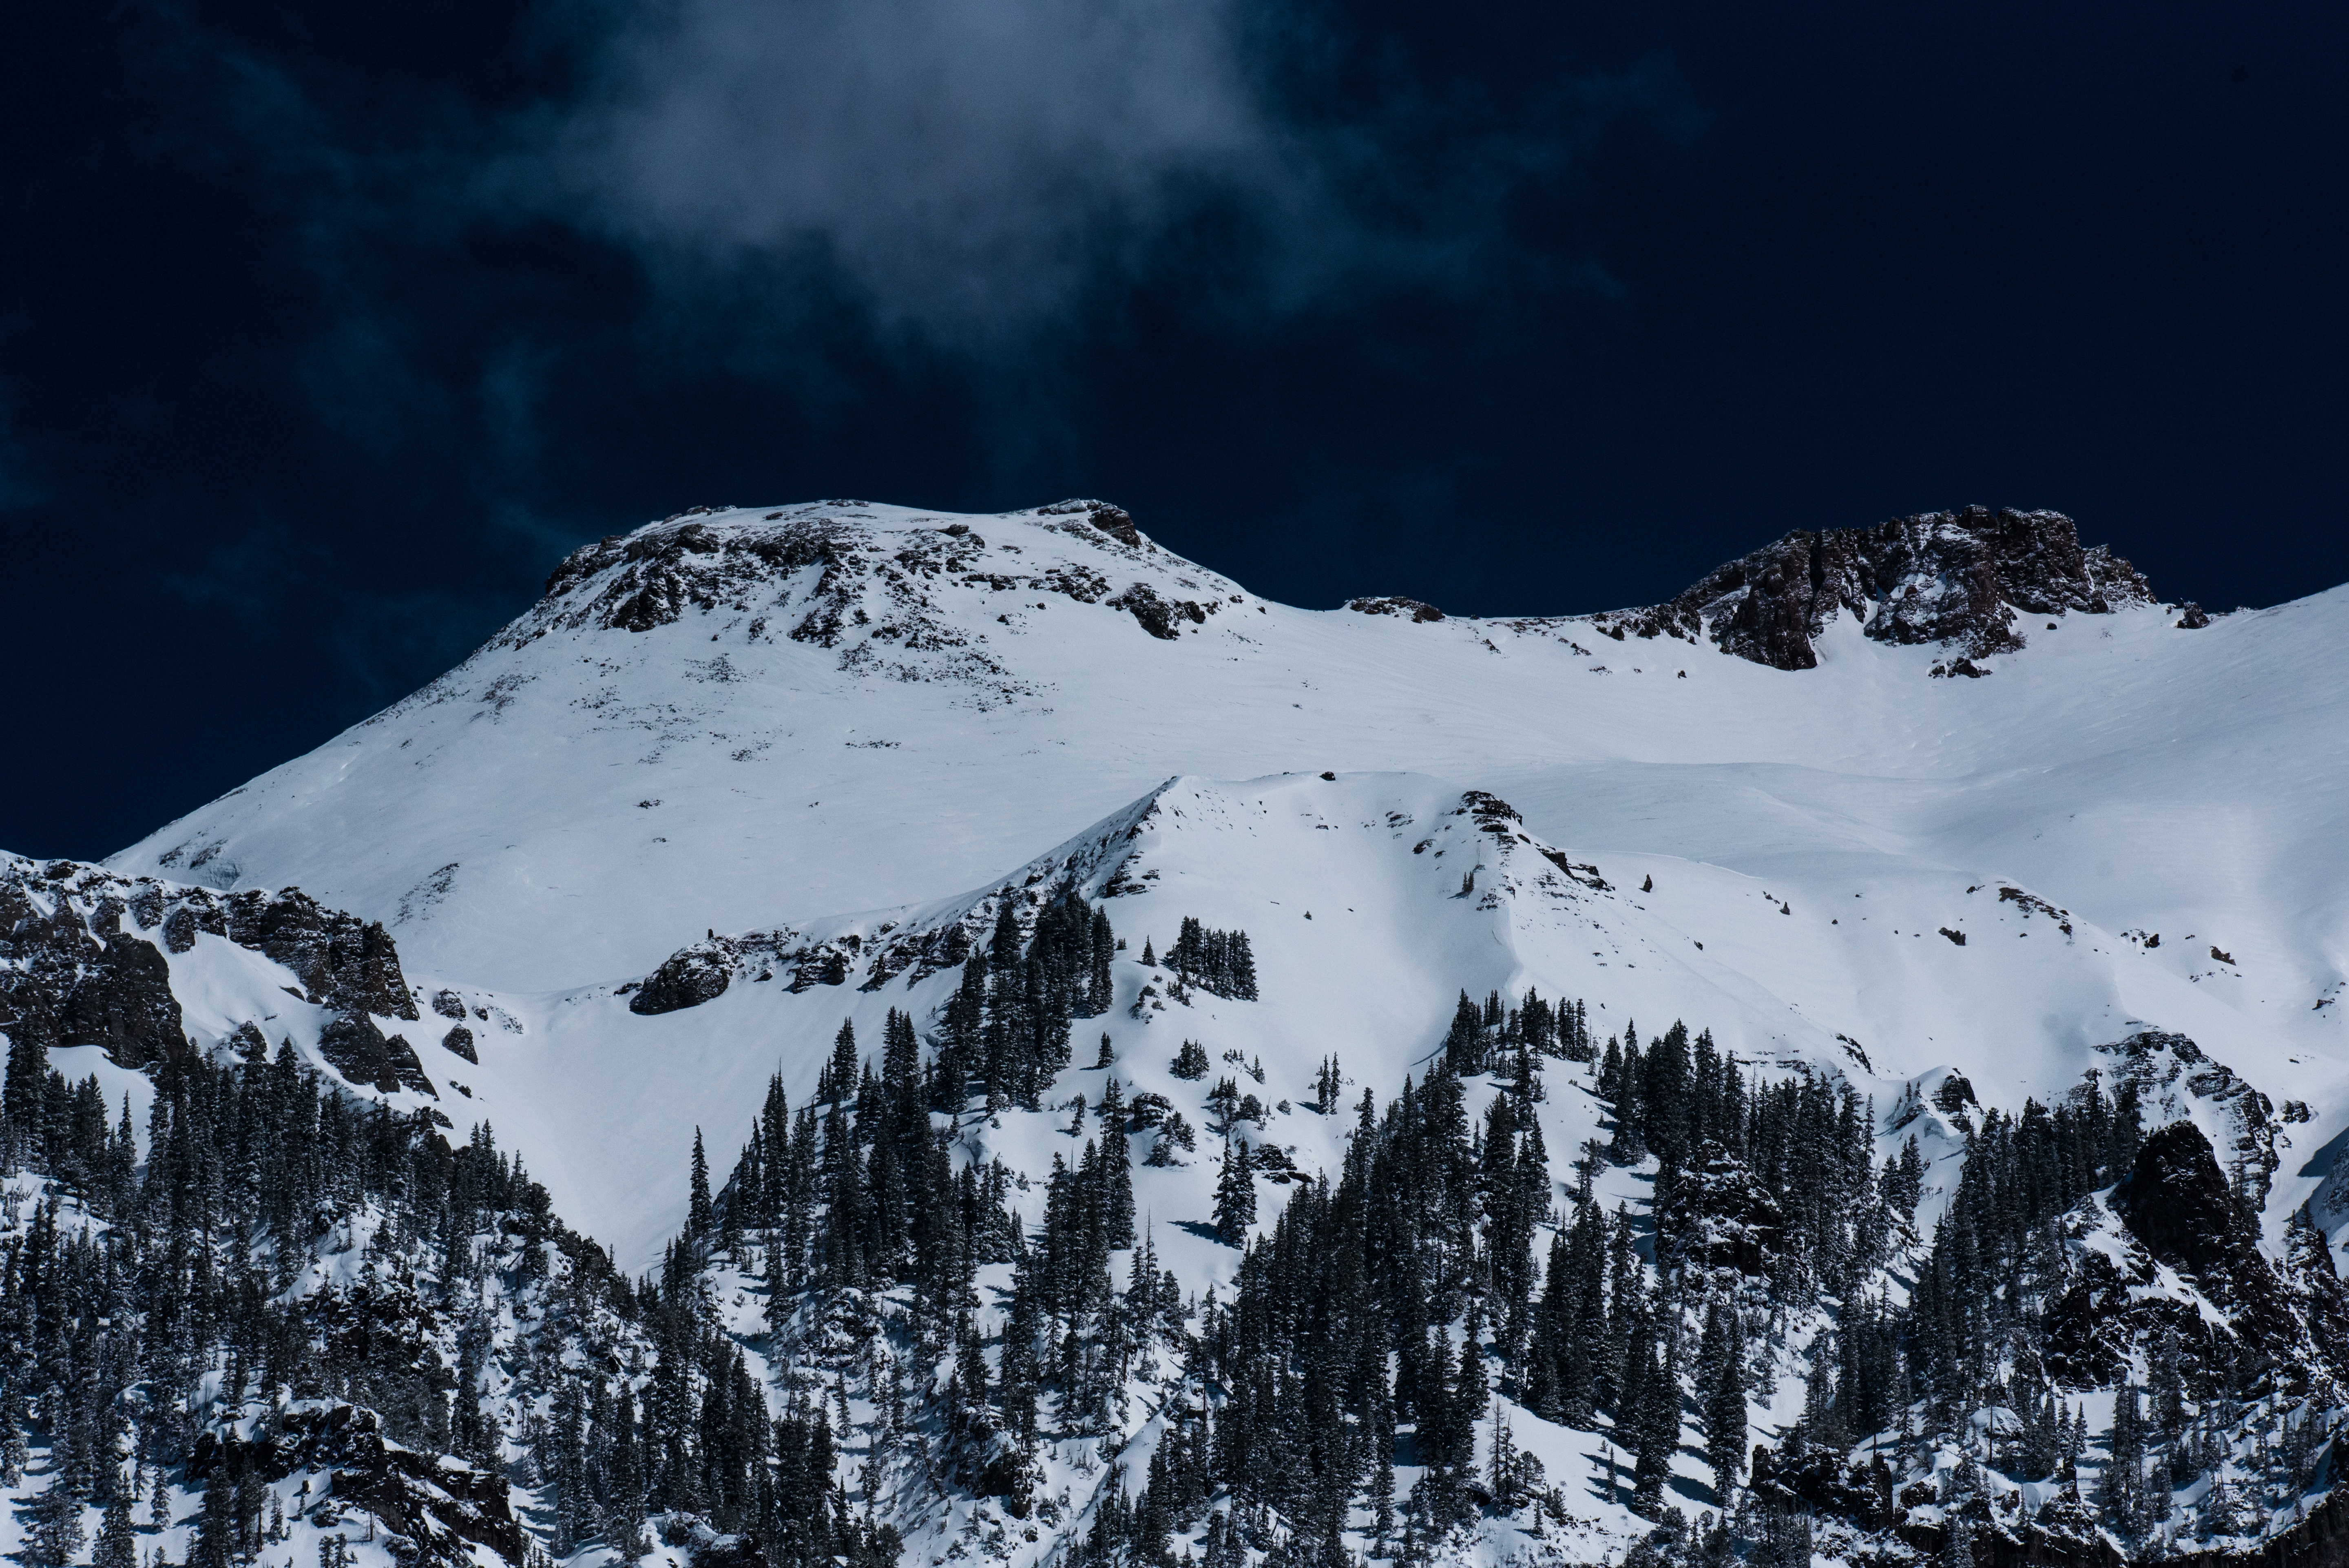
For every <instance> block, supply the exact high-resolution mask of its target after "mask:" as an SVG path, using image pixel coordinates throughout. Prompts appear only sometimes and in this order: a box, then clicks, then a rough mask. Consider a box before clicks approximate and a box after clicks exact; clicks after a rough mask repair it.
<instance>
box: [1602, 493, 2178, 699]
mask: <svg viewBox="0 0 2349 1568" xmlns="http://www.w3.org/2000/svg"><path fill="white" fill-rule="evenodd" d="M2153 598H2154V593H2153V589H2152V586H2151V585H2150V584H2149V583H2147V582H2146V580H2145V577H2144V576H2143V574H2142V573H2139V572H2138V571H2137V568H2136V567H2134V566H2131V565H2130V564H2129V563H2128V562H2126V561H2124V560H2122V559H2121V558H2120V557H2118V556H2116V555H2115V554H2113V553H2112V552H2111V550H2110V549H2109V548H2107V547H2106V546H2105V545H2101V544H2099V545H2095V546H2094V547H2090V548H2083V547H2082V545H2081V543H2080V532H2079V528H2078V526H2077V525H2076V524H2075V523H2074V522H2073V521H2072V520H2071V519H2070V518H2068V517H2066V516H2064V514H2063V513H2062V512H2060V511H2016V510H2015V509H2013V508H2012V507H2001V508H1998V509H1997V510H1996V511H1992V509H1991V508H1989V507H1986V506H1969V507H1964V508H1961V509H1960V510H1958V511H1929V512H1920V513H1918V514H1917V515H1916V516H1913V517H1899V518H1894V519H1892V520H1891V521H1887V522H1880V523H1878V524H1876V525H1875V526H1874V527H1872V528H1843V529H1828V530H1825V531H1818V532H1812V531H1808V530H1797V531H1795V532H1792V533H1789V534H1787V535H1785V537H1783V538H1781V539H1779V540H1777V541H1775V542H1773V543H1770V544H1766V545H1764V546H1763V547H1762V548H1761V549H1759V550H1757V551H1754V552H1753V553H1751V554H1749V555H1743V556H1740V557H1739V558H1738V559H1736V560H1735V561H1732V562H1728V563H1727V564H1725V565H1723V566H1720V567H1717V568H1715V569H1714V570H1713V572H1712V573H1708V574H1707V575H1706V576H1705V577H1704V578H1703V579H1702V581H1700V582H1699V583H1696V584H1695V585H1694V586H1693V587H1692V588H1690V589H1688V590H1687V591H1686V592H1685V593H1682V594H1680V595H1679V596H1678V597H1677V598H1674V599H1671V600H1669V601H1667V602H1666V603H1661V604H1656V605H1651V606H1649V607H1648V608H1646V609H1639V610H1624V611H1618V612H1615V613H1614V614H1602V615H1599V616H1596V617H1594V622H1595V624H1597V625H1598V627H1599V631H1600V632H1602V633H1604V634H1606V635H1608V636H1611V637H1614V638H1617V639H1618V640H1620V639H1621V638H1622V637H1624V636H1625V635H1626V634H1629V635H1632V636H1639V637H1655V636H1659V635H1661V636H1671V637H1685V638H1687V639H1688V640H1689V641H1691V642H1695V641H1698V640H1700V639H1701V638H1705V637H1710V638H1711V639H1712V640H1713V643H1715V644H1716V645H1719V646H1720V648H1721V650H1722V651H1723V653H1727V654H1733V655H1736V656H1737V657H1739V658H1743V659H1749V660H1751V661H1753V662H1754V663H1755V664H1758V665H1770V666H1772V667H1773V668H1775V669H1782V670H1806V669H1811V668H1814V667H1816V665H1817V664H1818V662H1819V659H1818V652H1817V649H1816V646H1815V644H1816V639H1817V638H1818V637H1819V636H1820V635H1821V634H1824V633H1825V632H1826V629H1827V627H1828V626H1829V625H1830V624H1833V623H1834V622H1835V620H1836V619H1837V617H1838V616H1840V615H1842V614H1846V613H1848V614H1851V615H1852V616H1853V617H1854V618H1855V619H1857V621H1859V623H1860V624H1861V627H1862V629H1863V631H1865V633H1866V634H1868V636H1870V637H1873V638H1875V639H1877V640H1878V641H1879V642H1889V643H1902V644H1916V643H1939V644H1941V645H1944V646H1946V647H1949V648H1950V649H1951V651H1952V652H1954V653H1955V654H1956V655H1958V657H1957V659H1956V660H1955V661H1954V662H1953V663H1952V664H1951V665H1948V666H1946V671H1947V673H1951V674H1973V673H1976V672H1975V671H1974V669H1973V667H1972V664H1971V661H1972V660H1974V659H1976V658H1980V657H1982V656H1984V655H1990V654H2001V653H2012V652H2013V651H2015V650H2016V649H2019V648H2021V647H2022V646H2023V643H2024V636H2023V632H2022V630H2021V629H2020V628H2019V627H2018V626H2017V625H2016V624H2015V623H2016V620H2017V617H2018V616H2019V615H2062V614H2067V613H2075V612H2076V613H2079V614H2092V615H2101V614H2109V613H2110V612H2111V611H2112V610H2114V609H2115V608H2116V607H2117V606H2119V605H2122V604H2138V603H2150V602H2151V601H2152V600H2153ZM1944 669H1945V666H1939V665H1937V666H1936V667H1935V672H1934V673H1936V674H1941V673H1944Z"/></svg>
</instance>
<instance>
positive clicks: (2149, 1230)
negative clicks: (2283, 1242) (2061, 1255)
mask: <svg viewBox="0 0 2349 1568" xmlns="http://www.w3.org/2000/svg"><path fill="white" fill-rule="evenodd" d="M2113 1210H2114V1212H2116V1213H2117V1214H2118V1215H2119V1216H2120V1219H2121V1222H2122V1223H2123V1224H2125V1225H2127V1227H2128V1231H2129V1234H2131V1235H2132V1236H2135V1237H2136V1238H2137V1240H2138V1241H2139V1242H2140V1243H2144V1246H2145V1250H2146V1251H2147V1253H2150V1254H2152V1256H2153V1258H2154V1260H2155V1261H2156V1262H2158V1263H2164V1264H2168V1265H2169V1266H2170V1267H2172V1268H2174V1269H2176V1270H2177V1271H2178V1273H2179V1274H2185V1275H2187V1276H2188V1277H2189V1278H2190V1279H2192V1280H2193V1281H2194V1283H2195V1284H2196V1285H2198V1286H2199V1288H2200V1290H2201V1292H2202V1294H2203V1295H2205V1296H2207V1297H2209V1300H2210V1301H2211V1303H2212V1304H2213V1305H2216V1306H2218V1307H2219V1308H2220V1311H2222V1312H2224V1313H2225V1314H2226V1315H2227V1317H2228V1320H2229V1321H2230V1323H2232V1324H2233V1325H2234V1328H2235V1332H2236V1335H2237V1336H2238V1337H2240V1338H2242V1339H2244V1340H2247V1341H2249V1342H2251V1343H2254V1344H2258V1345H2260V1346H2262V1347H2263V1348H2266V1349H2268V1350H2270V1351H2271V1353H2273V1354H2275V1355H2278V1356H2282V1355H2285V1354H2288V1353H2289V1351H2290V1350H2291V1348H2292V1346H2293V1344H2294V1342H2295V1341H2296V1340H2297V1339H2298V1337H2299V1326H2298V1325H2297V1324H2296V1323H2295V1322H2294V1321H2293V1318H2292V1308H2291V1306H2290V1305H2289V1304H2288V1303H2287V1302H2286V1301H2285V1299H2284V1295H2283V1291H2282V1288H2281V1286H2280V1285H2279V1284H2278V1283H2277V1280H2276V1276H2275V1271H2274V1270H2273V1269H2271V1268H2270V1267H2269V1266H2268V1262H2267V1260H2266V1259H2265V1258H2263V1257H2261V1255H2260V1250H2259V1230H2258V1226H2257V1225H2256V1223H2255V1222H2253V1221H2252V1219H2251V1216H2250V1215H2248V1214H2246V1213H2245V1212H2243V1207H2242V1205H2241V1204H2240V1203H2239V1202H2236V1200H2235V1195H2234V1194H2233V1193H2232V1192H2231V1191H2229V1190H2228V1186H2227V1177H2226V1174H2225V1172H2223V1171H2220V1169H2219V1160H2218V1156H2217V1155H2216V1154H2214V1153H2213V1152H2212V1151H2211V1149H2210V1140H2209V1139H2208V1138H2205V1137H2204V1136H2203V1135H2202V1130H2201V1129H2199V1128H2198V1127H2196V1126H2195V1125H2194V1124H2193V1123H2192V1122H2190V1121H2173V1122H2171V1123H2170V1124H2169V1125H2168V1127H2165V1128H2163V1129H2162V1130H2160V1131H2158V1132H2157V1133H2155V1134H2154V1135H2153V1136H2152V1137H2150V1138H2148V1139H2147V1140H2145V1147H2144V1148H2143V1149H2142V1150H2138V1152H2137V1166H2136V1168H2135V1169H2134V1170H2132V1171H2130V1172H2129V1178H2128V1180H2127V1181H2124V1182H2122V1183H2121V1184H2120V1186H2119V1187H2118V1188H2117V1189H2116V1190H2115V1191H2114V1193H2113Z"/></svg>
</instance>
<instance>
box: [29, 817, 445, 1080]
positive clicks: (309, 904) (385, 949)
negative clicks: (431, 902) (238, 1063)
mask: <svg viewBox="0 0 2349 1568" xmlns="http://www.w3.org/2000/svg"><path fill="white" fill-rule="evenodd" d="M126 914H127V915H129V924H130V925H131V926H133V927H135V929H132V930H126V929H125V922H124V919H123V917H124V916H125V915H126ZM205 933H210V934H212V935H215V936H219V937H222V938H223V939H225V940H228V941H232V942H234V943H236V944H239V945H240V946H243V947H249V948H252V949H254V951H256V952H258V953H261V954H264V955H265V956H267V957H269V958H271V959H274V961H276V962H277V963H279V964H282V965H285V967H286V968H288V969H290V970H292V971H293V972H294V974H295V976H297V977H298V978H299V979H300V980H301V982H302V985H303V986H304V987H305V990H306V993H307V999H308V1000H310V1001H313V1002H316V1003H317V1004H319V1005H321V1006H327V1007H331V1008H334V1009H335V1010H336V1014H337V1016H336V1018H335V1019H334V1020H333V1021H332V1022H331V1023H329V1024H328V1026H327V1027H326V1034H325V1036H324V1037H322V1041H321V1044H322V1046H325V1047H326V1054H327V1059H328V1060H329V1061H330V1062H332V1063H333V1064H334V1066H335V1068H336V1071H338V1072H341V1073H342V1074H343V1076H345V1077H346V1078H349V1079H350V1080H351V1081H352V1082H353V1083H357V1084H367V1085H372V1086H374V1087H375V1088H379V1089H382V1090H384V1091H385V1092H387V1093H388V1092H389V1091H391V1090H392V1089H394V1088H402V1087H405V1088H413V1089H417V1090H419V1092H423V1093H428V1094H429V1093H430V1092H432V1090H431V1085H430V1083H429V1080H427V1079H426V1078H425V1077H424V1073H423V1068H422V1067H421V1065H420V1064H419V1063H418V1061H417V1059H416V1053H415V1051H413V1050H412V1049H410V1048H409V1046H408V1043H407V1042H406V1041H405V1040H403V1039H400V1038H398V1037H396V1036H395V1037H392V1038H391V1039H389V1040H387V1039H385V1037H384V1036H383V1032H382V1031H381V1030H380V1029H378V1028H377V1027H376V1026H375V1025H374V1023H373V1022H372V1021H370V1020H369V1018H368V1016H367V1015H369V1014H374V1015H376V1016H379V1017H398V1018H413V1017H416V1016H418V1015H417V1008H416V1003H415V1001H414V999H413V998H412V997H410V996H409V992H408V983H407V981H406V980H405V979H404V978H403V977H402V975H401V974H400V969H399V954H398V949H397V948H396V947H395V946H394V945H393V944H392V940H391V936H390V934H388V932H386V931H385V930H384V928H383V927H382V926H381V925H379V924H378V923H374V922H371V921H363V920H360V919H359V918H358V917H357V915H353V914H347V913H344V912H342V911H341V910H335V909H327V908H326V907H325V906H324V905H322V904H320V903H318V902H317V901H316V899H313V898H311V897H310V896H309V895H307V894H306V893H304V892H302V891H301V890H299V889H298V888H287V889H285V890H284V891H283V892H274V893H270V892H258V891H254V892H241V893H237V894H235V895H233V896H232V897H228V898H222V896H220V895H219V894H217V893H215V892H212V890H211V889H209V888H201V887H187V886H182V885H179V884H175V883H171V882H155V881H153V880H151V879H141V880H139V881H135V882H134V881H132V880H130V879H129V878H125V877H119V876H116V875H115V874H113V873H112V872H109V871H107V870H105V869H104V868H103V867H99V866H90V865H83V864H80V863H79V862H77V861H52V862H50V863H49V864H47V865H46V866H41V865H36V864H35V863H34V862H33V861H23V860H16V859H13V858H10V859H0V1030H5V1031H7V1033H8V1034H9V1036H10V1037H11V1038H12V1039H16V1040H22V1041H26V1042H27V1043H32V1044H37V1045H40V1046H42V1047H55V1046H100V1047H104V1048H105V1050H106V1053H107V1055H108V1057H109V1058H110V1059H112V1060H113V1061H114V1062H115V1064H116V1065H117V1066H119V1067H125V1068H131V1069H133V1070H138V1069H141V1068H149V1067H151V1066H153V1065H154V1064H156V1063H158V1062H160V1061H161V1060H163V1059H164V1058H165V1057H170V1056H173V1055H175V1054H177V1053H179V1052H181V1051H184V1050H186V1049H188V1048H189V1046H188V1039H187V1036H186V1034H185V1032H184V1028H183V1023H184V1020H183V1018H182V1016H181V1010H180V1003H179V1000H178V998H176V997H175V996H173V995H172V994H171V955H175V954H182V953H186V952H189V951H191V949H192V948H193V947H194V946H195V944H196V938H197V937H198V936H199V935H201V934H205ZM228 1043H229V1044H230V1046H231V1047H232V1048H233V1049H234V1050H236V1052H237V1053H238V1054H239V1055H240V1056H243V1057H245V1058H246V1059H247V1060H255V1061H257V1060H261V1059H263V1058H264V1057H266V1056H267V1054H268V1049H269V1042H268V1039H267V1037H265V1036H264V1035H263V1034H262V1032H261V1028H260V1026H259V1025H258V1024H257V1023H255V1022H254V1021H253V1020H250V1019H248V1020H246V1021H245V1022H244V1023H243V1024H242V1025H240V1026H238V1027H237V1029H236V1031H235V1032H234V1034H233V1035H232V1036H231V1037H230V1038H229V1042H228Z"/></svg>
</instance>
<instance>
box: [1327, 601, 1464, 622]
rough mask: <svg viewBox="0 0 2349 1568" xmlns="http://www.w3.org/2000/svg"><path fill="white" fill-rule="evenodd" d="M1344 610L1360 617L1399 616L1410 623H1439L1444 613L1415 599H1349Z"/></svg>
mask: <svg viewBox="0 0 2349 1568" xmlns="http://www.w3.org/2000/svg"><path fill="white" fill-rule="evenodd" d="M1346 608H1347V609H1349V610H1351V611H1353V612H1354V613H1355V614H1361V615H1401V616H1403V617H1405V618H1407V619H1409V620H1412V621H1417V622H1427V621H1441V620H1442V619H1444V612H1443V611H1441V610H1439V609H1437V608H1436V607H1435V606H1434V605H1433V604H1423V603H1420V602H1419V601H1418V600H1416V599H1400V598H1393V597H1388V598H1384V599H1349V600H1347V601H1346Z"/></svg>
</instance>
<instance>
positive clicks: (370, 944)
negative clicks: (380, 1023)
mask: <svg viewBox="0 0 2349 1568" xmlns="http://www.w3.org/2000/svg"><path fill="white" fill-rule="evenodd" d="M226 906H227V907H226V913H227V933H228V939H229V940H230V941H231V942H233V943H235V944H237V945H238V946H240V947H250V948H252V949H253V950H254V951H255V952H256V953H260V954H264V955H265V956H267V957H269V958H272V959H274V960H275V961H276V962H278V963H280V964H283V965H285V967H286V968H288V969H291V970H292V971H294V973H295V975H299V976H300V977H301V981H302V985H303V986H304V988H305V990H307V991H308V992H309V994H310V999H311V1000H312V1001H315V1002H318V1003H320V1004H322V1005H324V1006H330V1007H338V1008H341V1009H344V1010H345V1011H347V1012H354V1013H374V1014H377V1015H378V1016H382V1017H387V1018H411V1019H412V1018H414V1017H415V1016H417V1012H416V999H415V998H414V997H413V996H411V995H409V993H408V982H407V980H406V979H405V978H404V977H403V976H402V975H401V974H400V972H399V950H398V948H397V947H396V946H394V945H393V944H392V940H391V934H390V933H389V932H388V931H386V930H385V929H384V928H383V925H382V923H380V922H378V921H372V920H365V921H363V920H361V919H360V918H359V917H358V916H357V915H355V914H346V913H343V912H342V911H341V910H338V909H328V908H326V906H325V905H324V904H321V903H319V902H318V901H317V900H316V899H314V898H312V897H311V896H310V895H309V894H307V893H305V892H303V891H302V890H301V889H300V888H294V887H289V888H286V889H284V890H283V891H281V892H274V893H264V892H258V891H254V892H241V893H237V894H235V895H233V897H231V898H229V899H228V900H227V901H226Z"/></svg>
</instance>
